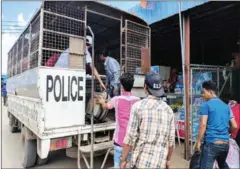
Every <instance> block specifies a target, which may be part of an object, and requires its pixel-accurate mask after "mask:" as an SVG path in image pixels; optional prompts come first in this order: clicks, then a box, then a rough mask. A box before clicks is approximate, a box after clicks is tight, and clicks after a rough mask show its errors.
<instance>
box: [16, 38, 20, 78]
mask: <svg viewBox="0 0 240 169" xmlns="http://www.w3.org/2000/svg"><path fill="white" fill-rule="evenodd" d="M18 54H19V53H18V41H17V52H16V65H17V70H16V72H17V73H16V74H18V65H19V60H18V58H19V57H18Z"/></svg>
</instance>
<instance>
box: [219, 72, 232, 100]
mask: <svg viewBox="0 0 240 169" xmlns="http://www.w3.org/2000/svg"><path fill="white" fill-rule="evenodd" d="M228 80H231V73H229V74H228V76H227V79H226V80H225V82H224V83H223V86H222V88H221V90H220V91H219V96H221V94H222V92H223V90H224V87H225V86H226V84H227V81H228ZM230 91H231V89H230Z"/></svg>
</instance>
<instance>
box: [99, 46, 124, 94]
mask: <svg viewBox="0 0 240 169" xmlns="http://www.w3.org/2000/svg"><path fill="white" fill-rule="evenodd" d="M100 60H101V61H103V62H104V67H105V73H106V85H105V86H106V88H109V90H110V91H109V95H110V97H114V96H118V95H119V94H120V80H119V78H120V65H119V63H118V61H117V60H116V59H114V58H112V57H110V56H109V55H108V51H107V50H106V49H104V50H103V51H102V52H101V53H100Z"/></svg>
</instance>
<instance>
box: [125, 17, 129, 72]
mask: <svg viewBox="0 0 240 169" xmlns="http://www.w3.org/2000/svg"><path fill="white" fill-rule="evenodd" d="M127 23H128V21H127V20H125V64H124V72H127V48H128V45H127V42H128V40H127V38H128V37H127V29H128V27H127Z"/></svg>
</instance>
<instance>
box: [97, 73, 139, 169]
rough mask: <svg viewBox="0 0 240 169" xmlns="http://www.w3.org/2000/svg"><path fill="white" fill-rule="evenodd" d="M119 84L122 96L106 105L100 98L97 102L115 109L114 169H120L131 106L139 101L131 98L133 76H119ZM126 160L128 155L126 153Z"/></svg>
mask: <svg viewBox="0 0 240 169" xmlns="http://www.w3.org/2000/svg"><path fill="white" fill-rule="evenodd" d="M120 83H121V85H122V88H123V90H122V94H121V95H120V96H115V97H113V98H112V99H111V100H110V101H109V102H108V103H106V102H105V100H104V99H103V98H102V97H100V98H99V102H100V103H101V104H102V105H103V108H105V109H113V108H115V116H116V129H115V132H114V138H113V139H114V168H120V162H121V156H122V149H123V148H122V147H123V139H124V137H125V134H126V130H127V125H128V120H129V117H130V111H131V108H132V105H133V104H134V103H136V102H137V101H139V100H140V99H139V98H138V97H136V96H133V95H132V93H131V90H132V88H133V83H134V76H133V74H130V73H124V74H122V75H121V76H120ZM128 159H130V154H129V153H128Z"/></svg>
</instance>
